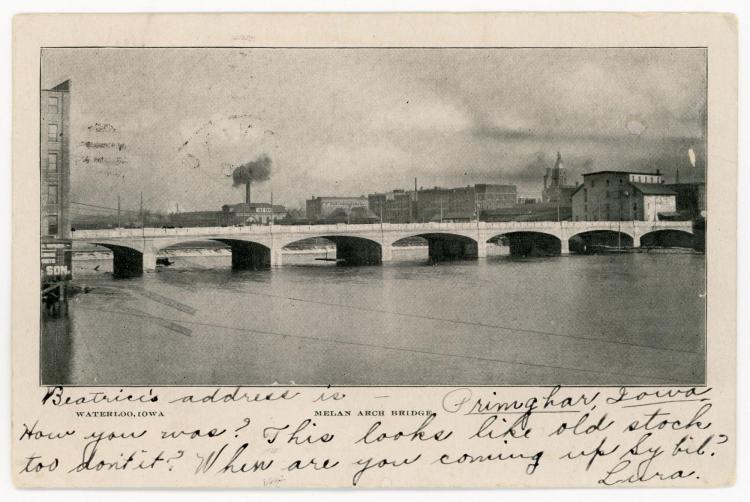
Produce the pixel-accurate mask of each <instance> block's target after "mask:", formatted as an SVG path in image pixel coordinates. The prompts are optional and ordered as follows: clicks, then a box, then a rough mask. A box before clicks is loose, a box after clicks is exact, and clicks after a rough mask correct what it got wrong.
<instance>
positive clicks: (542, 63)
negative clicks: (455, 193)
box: [42, 49, 706, 210]
mask: <svg viewBox="0 0 750 502" xmlns="http://www.w3.org/2000/svg"><path fill="white" fill-rule="evenodd" d="M705 71H706V68H705V52H704V51H703V50H702V49H349V50H346V49H48V50H45V51H43V54H42V87H43V88H49V87H52V86H54V85H56V84H58V83H59V82H61V81H63V80H65V79H71V81H72V87H71V89H72V92H71V95H72V111H71V128H72V131H71V147H72V148H71V149H72V152H73V154H72V161H73V168H72V185H73V186H72V191H73V194H72V199H73V200H75V201H79V202H87V203H92V204H100V205H105V206H113V205H116V201H117V194H120V195H121V197H122V201H123V202H122V205H123V207H129V208H137V206H138V198H139V192H141V191H142V192H143V197H144V203H145V204H144V205H146V207H148V208H151V209H158V210H174V208H175V206H176V204H179V207H180V210H199V209H217V208H218V207H220V206H221V204H224V203H227V202H239V201H241V200H242V198H243V196H244V192H243V190H242V189H241V188H233V187H232V178H231V170H232V166H236V165H240V164H243V163H246V162H249V161H252V160H255V159H256V158H258V157H259V156H261V155H263V154H265V155H267V156H268V157H270V158H271V161H272V168H271V176H270V179H269V180H268V181H265V182H263V183H258V184H256V185H254V186H253V196H254V197H253V198H254V200H256V201H259V202H260V201H267V200H268V199H269V198H270V193H271V191H273V194H274V202H275V203H285V204H287V205H289V206H291V207H300V206H302V205H303V204H304V200H305V199H306V198H308V197H309V196H310V195H361V194H367V193H371V192H375V191H383V190H388V189H393V188H410V187H412V186H413V185H414V177H417V178H418V183H419V185H420V186H425V187H427V186H435V185H439V186H461V185H466V184H473V183H515V184H517V185H518V186H519V191H520V192H523V193H524V194H525V195H528V196H534V195H535V196H539V195H540V191H541V185H542V176H543V174H544V169H545V168H546V167H547V166H551V165H552V164H553V163H554V159H555V156H556V152H557V151H560V152H561V153H562V156H563V160H564V163H565V165H566V167H567V168H568V171H569V179H571V180H572V181H575V180H576V179H580V174H581V173H583V172H589V171H595V170H603V169H608V170H625V169H639V170H649V171H651V170H655V169H661V170H662V171H663V172H665V173H667V181H668V182H670V181H672V180H673V176H674V171H675V169H676V168H677V166H679V167H680V177H681V179H682V180H686V179H703V178H704V177H705V128H704V124H705V108H706V100H705V93H706V80H705ZM110 126H111V127H110ZM101 143H106V144H109V143H114V144H120V143H122V144H123V145H124V147H123V148H122V149H121V150H118V149H117V148H114V147H109V146H104V147H102V146H101ZM87 145H88V146H87ZM689 148H692V149H693V150H694V152H695V153H696V156H697V161H696V167H692V166H691V164H690V162H689V159H688V153H687V152H688V149H689Z"/></svg>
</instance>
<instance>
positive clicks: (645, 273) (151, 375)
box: [39, 46, 709, 387]
mask: <svg viewBox="0 0 750 502" xmlns="http://www.w3.org/2000/svg"><path fill="white" fill-rule="evenodd" d="M40 56H41V66H40V68H39V71H40V89H41V91H40V96H39V99H40V116H39V121H40V138H39V145H40V149H39V170H40V173H41V194H40V195H41V199H40V221H41V229H40V234H41V278H42V281H41V285H40V304H39V315H40V318H41V333H40V368H39V383H40V384H41V385H49V386H52V385H61V386H92V387H93V386H257V387H263V386H276V385H278V386H286V387H288V386H352V387H358V386H363V387H364V386H373V387H377V386H454V387H455V386H478V387H481V386H493V387H500V386H554V385H558V384H559V385H566V386H635V385H637V386H664V385H681V386H688V385H705V383H706V381H707V370H706V351H707V337H706V316H707V308H706V277H707V263H706V255H705V253H706V238H705V235H706V225H707V219H708V218H707V213H706V207H707V204H706V198H707V192H706V182H707V178H708V165H707V153H706V152H707V138H708V134H709V131H707V123H708V118H707V109H708V106H707V87H708V81H707V79H708V77H707V75H708V68H707V50H706V48H705V47H651V46H645V47H535V48H524V47H512V48H511V47H408V48H407V47H372V48H368V47H137V48H135V47H116V46H94V47H91V46H86V47H83V46H82V47H43V48H42V49H41V55H40Z"/></svg>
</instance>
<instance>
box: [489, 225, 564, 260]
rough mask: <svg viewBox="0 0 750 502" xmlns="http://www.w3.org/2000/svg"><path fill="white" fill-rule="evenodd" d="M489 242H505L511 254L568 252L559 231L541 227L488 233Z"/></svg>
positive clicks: (538, 254)
mask: <svg viewBox="0 0 750 502" xmlns="http://www.w3.org/2000/svg"><path fill="white" fill-rule="evenodd" d="M488 237H489V238H488V239H487V240H486V242H487V243H491V242H503V241H504V242H505V243H506V244H507V245H508V247H509V248H510V254H511V256H557V255H561V254H567V253H568V246H567V241H564V240H563V239H562V238H561V237H560V235H559V233H557V232H554V231H550V230H546V229H541V228H529V229H525V228H510V229H508V230H505V231H500V232H498V231H495V232H492V233H490V234H489V235H488Z"/></svg>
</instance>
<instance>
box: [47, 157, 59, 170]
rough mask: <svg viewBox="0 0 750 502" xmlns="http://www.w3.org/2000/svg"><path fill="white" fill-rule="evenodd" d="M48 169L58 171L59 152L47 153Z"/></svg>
mask: <svg viewBox="0 0 750 502" xmlns="http://www.w3.org/2000/svg"><path fill="white" fill-rule="evenodd" d="M47 170H48V171H51V172H55V171H57V154H56V153H50V154H49V155H47Z"/></svg>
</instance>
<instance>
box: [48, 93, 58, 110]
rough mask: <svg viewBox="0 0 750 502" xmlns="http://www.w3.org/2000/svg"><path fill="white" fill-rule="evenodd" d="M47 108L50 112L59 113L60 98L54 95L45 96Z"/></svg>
mask: <svg viewBox="0 0 750 502" xmlns="http://www.w3.org/2000/svg"><path fill="white" fill-rule="evenodd" d="M47 109H48V110H49V112H50V113H60V100H59V99H58V98H56V97H54V96H50V97H49V98H47Z"/></svg>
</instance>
